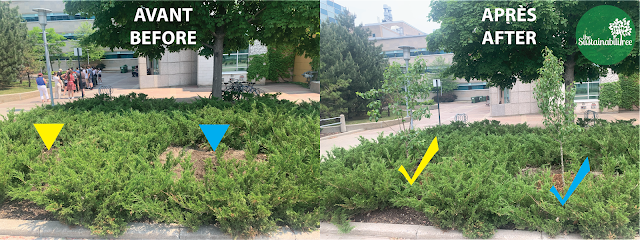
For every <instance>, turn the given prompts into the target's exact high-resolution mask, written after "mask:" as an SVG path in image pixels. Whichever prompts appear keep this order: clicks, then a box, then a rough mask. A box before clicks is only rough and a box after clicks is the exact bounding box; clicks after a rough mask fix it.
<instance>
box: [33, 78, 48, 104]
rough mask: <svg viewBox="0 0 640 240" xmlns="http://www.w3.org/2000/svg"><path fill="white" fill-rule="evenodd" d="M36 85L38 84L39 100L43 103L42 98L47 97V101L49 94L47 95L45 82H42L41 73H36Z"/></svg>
mask: <svg viewBox="0 0 640 240" xmlns="http://www.w3.org/2000/svg"><path fill="white" fill-rule="evenodd" d="M36 83H37V84H38V91H40V100H42V103H44V96H47V100H49V93H47V80H44V78H43V77H42V73H38V77H37V78H36Z"/></svg>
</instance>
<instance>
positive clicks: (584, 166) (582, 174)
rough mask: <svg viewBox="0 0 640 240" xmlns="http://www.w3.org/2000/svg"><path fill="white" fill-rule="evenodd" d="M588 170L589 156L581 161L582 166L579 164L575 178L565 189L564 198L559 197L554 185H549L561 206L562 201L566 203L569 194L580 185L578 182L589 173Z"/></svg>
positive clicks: (589, 169)
mask: <svg viewBox="0 0 640 240" xmlns="http://www.w3.org/2000/svg"><path fill="white" fill-rule="evenodd" d="M589 171H591V168H590V167H589V158H587V159H586V160H584V162H583V163H582V166H580V170H578V174H576V178H574V179H573V182H571V186H570V187H569V191H567V194H565V195H564V198H562V197H560V193H558V190H556V187H555V186H553V187H551V192H552V193H553V194H554V195H556V198H558V201H560V204H562V206H564V203H566V202H567V200H569V197H571V194H573V191H575V190H576V188H577V187H578V185H580V182H582V179H584V177H585V176H587V173H589Z"/></svg>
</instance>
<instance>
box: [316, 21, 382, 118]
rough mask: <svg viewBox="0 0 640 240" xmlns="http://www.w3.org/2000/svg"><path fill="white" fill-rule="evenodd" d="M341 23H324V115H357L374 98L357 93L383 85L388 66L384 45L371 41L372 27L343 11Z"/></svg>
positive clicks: (322, 101) (322, 84)
mask: <svg viewBox="0 0 640 240" xmlns="http://www.w3.org/2000/svg"><path fill="white" fill-rule="evenodd" d="M336 19H337V20H338V22H337V23H326V22H324V23H322V25H321V33H322V38H321V39H320V50H321V51H322V55H321V56H320V69H319V71H318V76H319V77H318V79H319V80H320V86H321V87H322V89H321V90H320V103H321V110H320V113H321V117H336V116H338V115H340V114H345V115H347V116H354V115H356V114H358V113H361V112H362V113H364V112H366V110H367V108H366V106H367V104H368V103H369V102H370V101H371V100H368V99H363V98H361V97H358V96H357V95H356V92H366V91H369V90H370V89H374V88H380V87H381V86H382V83H383V81H384V71H385V69H386V67H387V66H388V61H387V59H385V58H384V55H382V54H380V53H381V52H382V48H381V47H376V46H375V43H374V42H370V41H369V36H370V35H371V34H370V33H369V30H368V29H366V28H364V27H363V26H362V25H360V26H356V25H355V23H354V22H355V16H354V15H351V16H348V15H346V14H342V15H340V16H338V17H337V18H336Z"/></svg>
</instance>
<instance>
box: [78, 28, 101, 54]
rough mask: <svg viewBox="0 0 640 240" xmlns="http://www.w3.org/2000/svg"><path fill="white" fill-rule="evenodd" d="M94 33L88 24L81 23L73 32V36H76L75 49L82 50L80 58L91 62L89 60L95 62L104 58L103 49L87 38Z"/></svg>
mask: <svg viewBox="0 0 640 240" xmlns="http://www.w3.org/2000/svg"><path fill="white" fill-rule="evenodd" d="M95 31H96V30H95V29H93V28H92V27H91V24H90V23H89V22H82V24H80V26H79V27H78V29H76V30H75V31H74V34H75V35H76V36H78V41H77V42H76V47H79V48H82V57H85V58H87V61H91V59H93V60H97V59H100V58H102V56H104V49H103V48H102V47H100V45H98V44H96V43H94V42H92V41H89V36H91V34H93V33H94V32H95Z"/></svg>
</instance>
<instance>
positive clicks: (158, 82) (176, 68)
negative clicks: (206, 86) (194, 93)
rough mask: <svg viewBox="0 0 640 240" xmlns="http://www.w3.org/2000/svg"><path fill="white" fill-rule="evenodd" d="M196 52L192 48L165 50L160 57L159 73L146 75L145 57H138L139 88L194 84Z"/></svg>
mask: <svg viewBox="0 0 640 240" xmlns="http://www.w3.org/2000/svg"><path fill="white" fill-rule="evenodd" d="M197 60H198V58H197V53H196V52H195V51H192V50H184V51H180V52H175V53H170V52H166V53H165V54H164V56H162V58H161V59H160V62H159V63H158V65H159V66H158V67H159V70H160V75H147V59H146V58H143V57H140V58H138V67H139V69H140V72H139V74H140V75H139V80H138V81H139V82H140V88H141V89H143V88H158V87H169V86H184V85H195V84H196V78H197V70H198V69H197V67H198V66H197Z"/></svg>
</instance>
